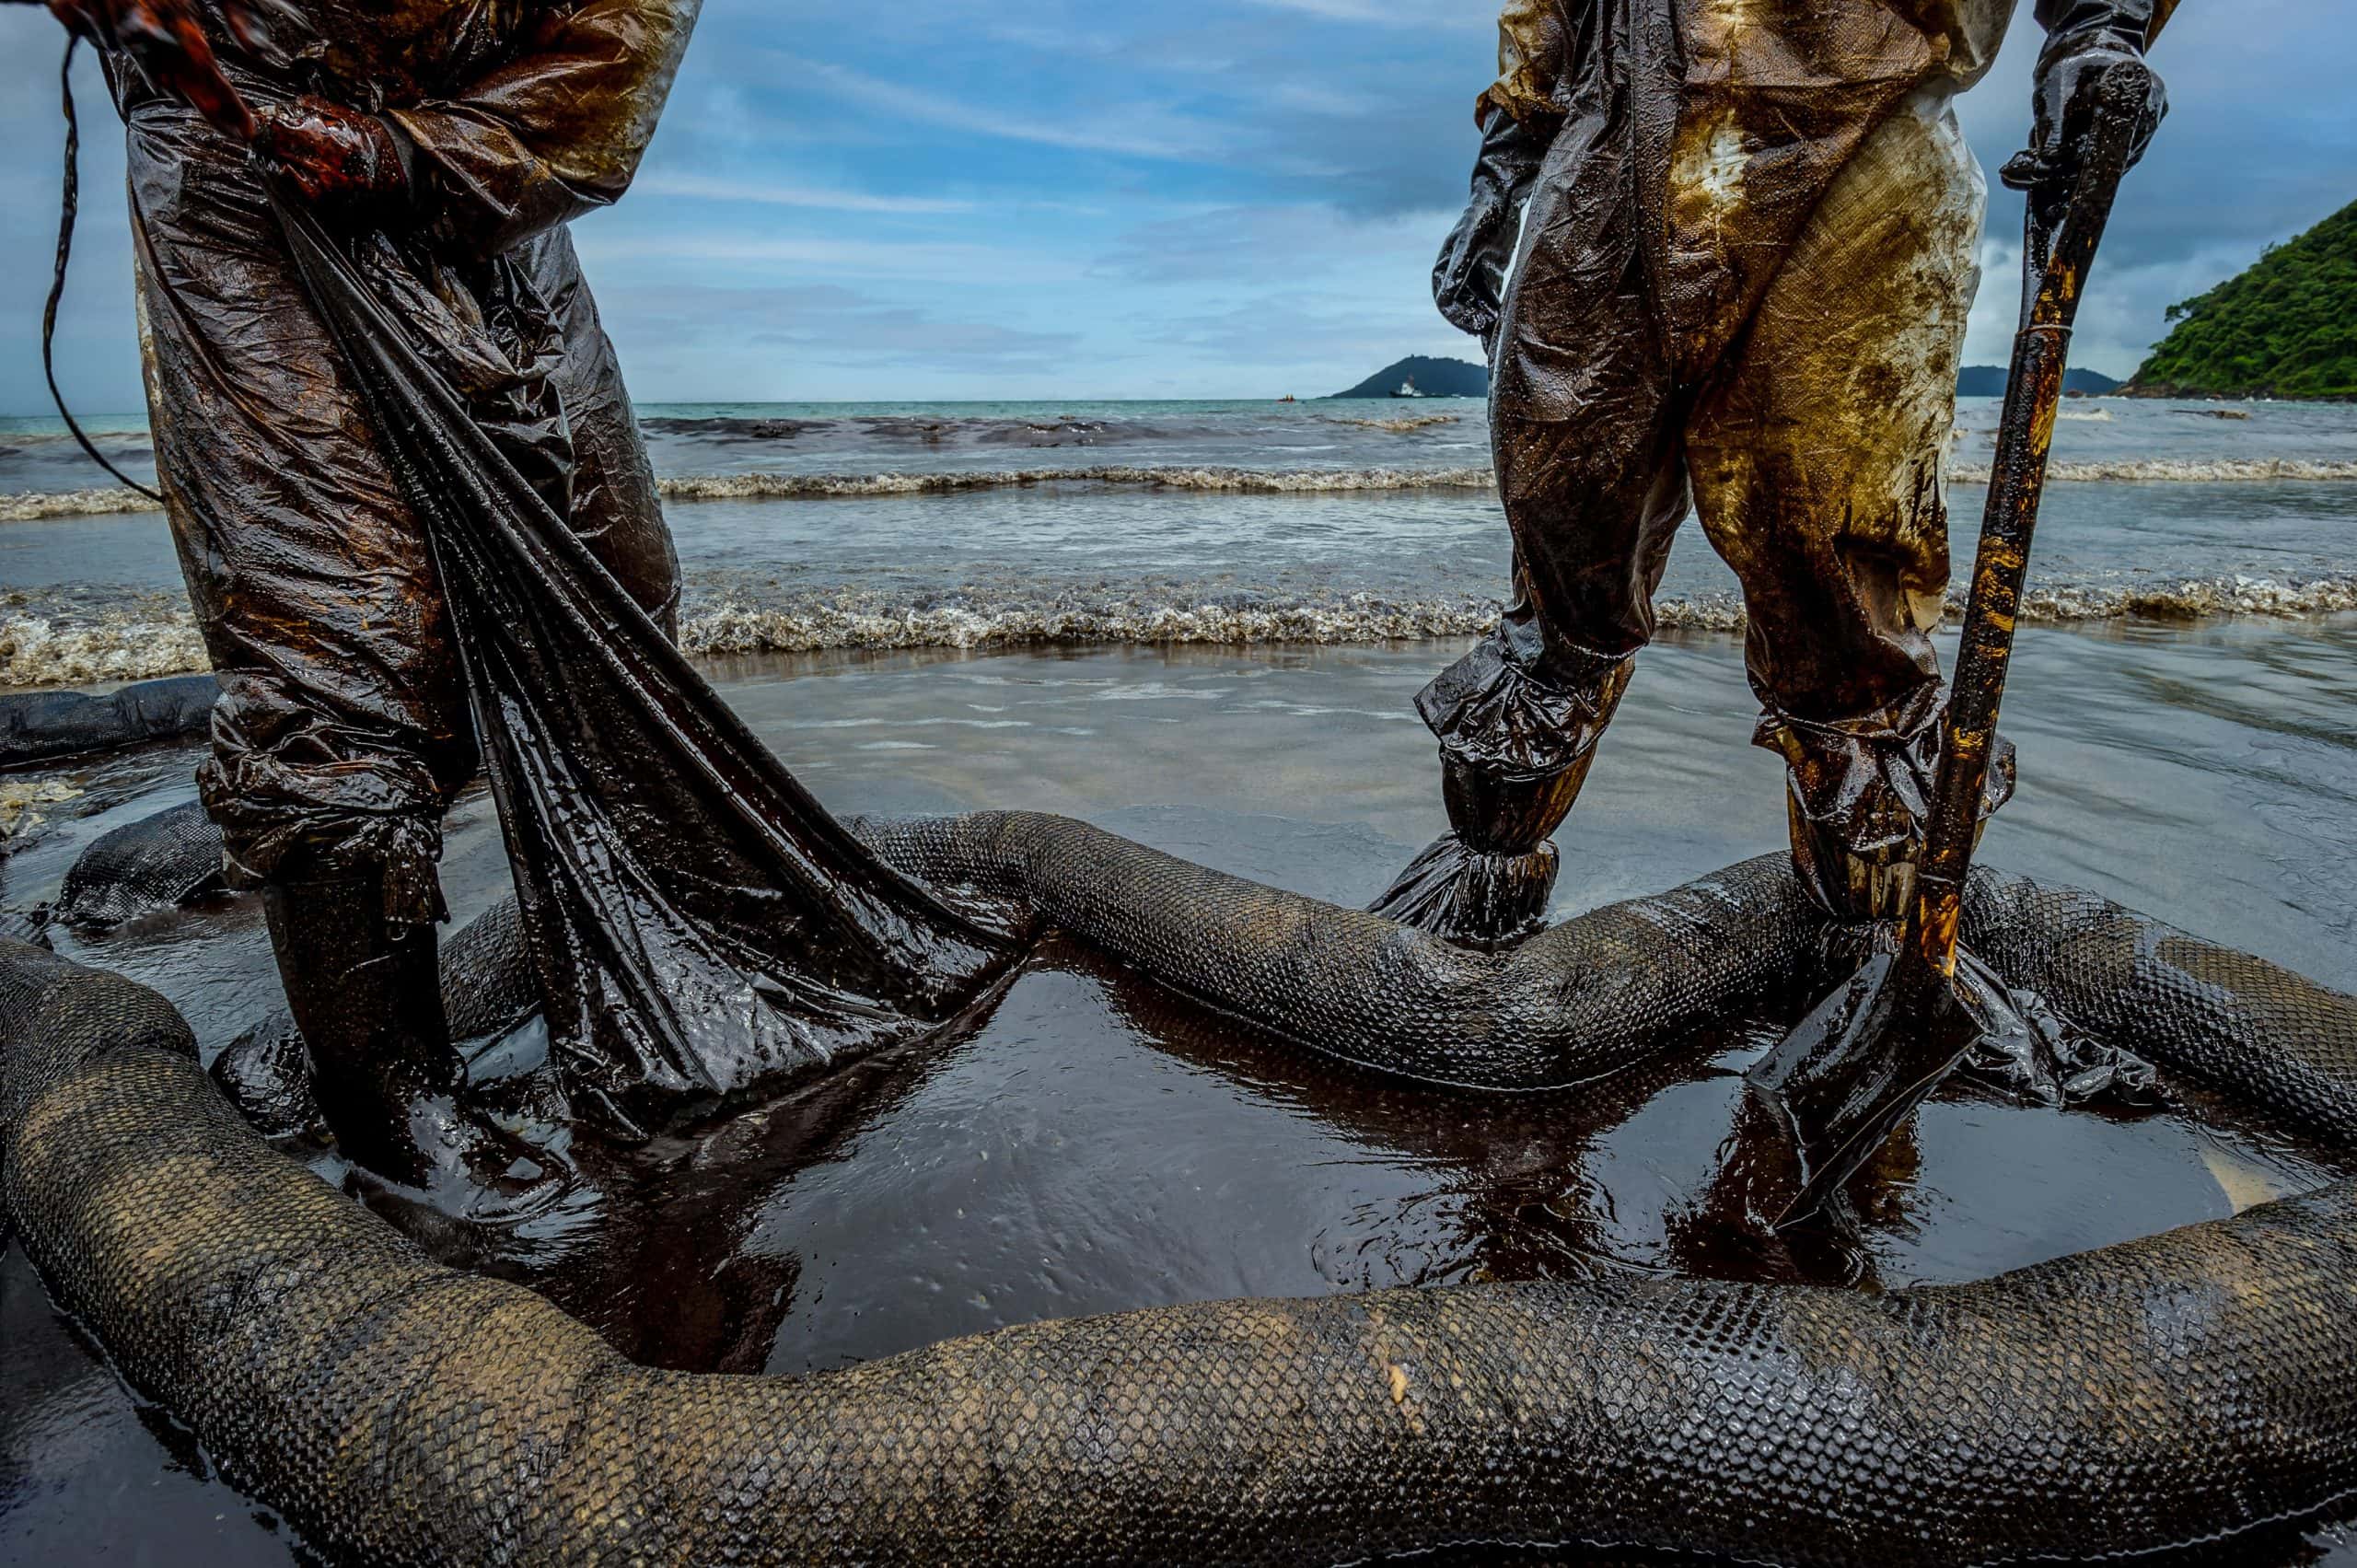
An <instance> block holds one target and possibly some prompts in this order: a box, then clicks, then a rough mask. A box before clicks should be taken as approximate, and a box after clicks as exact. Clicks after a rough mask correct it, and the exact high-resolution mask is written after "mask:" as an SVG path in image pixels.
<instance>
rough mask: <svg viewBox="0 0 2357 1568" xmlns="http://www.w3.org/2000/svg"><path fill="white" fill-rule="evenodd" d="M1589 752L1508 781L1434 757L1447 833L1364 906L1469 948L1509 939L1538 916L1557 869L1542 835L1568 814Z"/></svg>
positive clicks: (1534, 925) (1541, 919) (1529, 928)
mask: <svg viewBox="0 0 2357 1568" xmlns="http://www.w3.org/2000/svg"><path fill="white" fill-rule="evenodd" d="M1595 761H1596V753H1595V752H1594V751H1589V752H1588V753H1587V754H1586V755H1585V756H1583V757H1581V758H1580V759H1579V761H1575V762H1573V764H1572V765H1571V766H1570V767H1568V768H1566V769H1564V770H1563V771H1562V772H1557V773H1548V774H1544V775H1541V776H1539V777H1537V778H1517V777H1514V776H1512V775H1509V774H1504V773H1497V772H1490V771H1489V770H1487V769H1484V768H1480V767H1476V766H1474V765H1473V764H1470V763H1468V762H1464V761H1459V760H1457V759H1456V758H1453V757H1450V756H1449V755H1448V754H1447V753H1446V752H1443V753H1442V754H1441V799H1442V802H1443V804H1445V805H1446V807H1448V819H1449V823H1450V825H1451V830H1450V831H1449V832H1446V833H1444V834H1442V835H1441V836H1440V837H1439V838H1437V839H1435V840H1434V841H1433V842H1432V843H1431V845H1430V846H1428V847H1427V848H1426V849H1425V850H1424V852H1423V853H1422V854H1419V855H1418V856H1416V858H1415V859H1414V860H1412V861H1410V862H1409V863H1408V868H1407V869H1406V870H1404V871H1402V872H1400V873H1399V877H1398V878H1397V879H1396V880H1394V881H1393V882H1392V884H1391V886H1390V887H1389V888H1388V889H1385V891H1384V894H1383V896H1382V897H1381V898H1379V899H1377V900H1376V901H1375V902H1374V903H1372V904H1370V905H1369V906H1368V909H1369V910H1370V911H1371V912H1374V913H1376V914H1379V915H1383V916H1385V917H1387V918H1388V919H1391V920H1396V921H1399V923H1401V924H1403V925H1412V926H1415V927H1417V928H1418V929H1420V930H1423V931H1429V932H1432V933H1433V934H1434V935H1437V936H1442V937H1445V938H1446V939H1447V940H1449V941H1451V942H1455V943H1458V944H1460V945H1462V946H1465V947H1503V946H1504V945H1506V944H1508V943H1511V942H1518V941H1520V940H1522V939H1523V938H1524V937H1526V936H1527V935H1530V934H1531V933H1532V932H1535V931H1537V930H1538V928H1539V927H1540V926H1541V925H1542V924H1544V923H1545V922H1546V918H1547V906H1548V904H1549V902H1550V900H1552V899H1553V898H1554V896H1555V876H1556V873H1557V871H1558V870H1559V869H1560V868H1561V867H1560V862H1559V859H1558V857H1557V855H1556V853H1555V846H1554V845H1553V844H1552V843H1551V842H1549V840H1550V837H1551V836H1552V835H1553V833H1554V831H1555V830H1556V829H1557V828H1558V827H1560V826H1562V821H1563V819H1564V818H1565V817H1567V816H1569V815H1571V810H1572V807H1573V804H1574V803H1575V802H1577V801H1578V799H1579V796H1580V789H1581V786H1582V785H1584V784H1586V783H1587V774H1588V769H1589V767H1590V766H1591V765H1592V764H1593V763H1594V762H1595Z"/></svg>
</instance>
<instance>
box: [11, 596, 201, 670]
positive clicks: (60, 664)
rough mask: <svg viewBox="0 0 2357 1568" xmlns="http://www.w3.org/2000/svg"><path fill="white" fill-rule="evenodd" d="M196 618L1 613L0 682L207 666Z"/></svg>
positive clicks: (139, 612)
mask: <svg viewBox="0 0 2357 1568" xmlns="http://www.w3.org/2000/svg"><path fill="white" fill-rule="evenodd" d="M208 664H209V661H208V660H207V659H206V657H205V653H204V643H203V639H202V638H201V637H199V636H198V635H197V630H196V617H195V616H193V615H192V614H190V613H189V612H188V611H187V610H161V611H158V610H156V609H154V608H152V607H151V606H148V605H145V604H142V605H140V606H139V607H138V608H136V609H130V610H121V611H116V612H111V613H107V614H102V615H99V616H96V617H94V618H92V619H89V620H87V621H81V620H76V621H70V622H64V623H60V622H58V621H52V619H50V618H49V617H46V616H40V615H6V614H0V686H80V685H87V684H88V683H90V682H92V681H99V680H147V679H153V678H155V677H157V676H160V675H184V674H186V673H187V672H188V671H190V670H192V669H203V668H208Z"/></svg>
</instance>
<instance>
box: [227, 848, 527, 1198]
mask: <svg viewBox="0 0 2357 1568" xmlns="http://www.w3.org/2000/svg"><path fill="white" fill-rule="evenodd" d="M262 908H263V910H264V912H265V913H266V914H267V916H268V918H269V922H270V937H271V945H272V946H273V947H274V948H275V949H276V952H277V956H278V970H279V975H280V977H281V979H282V980H283V981H284V984H285V988H286V1001H287V1005H288V1008H289V1009H290V1010H291V1011H292V1012H293V1014H294V1016H295V1022H296V1027H297V1028H299V1029H300V1030H301V1031H302V1035H303V1040H304V1043H305V1045H306V1046H307V1047H308V1051H309V1053H310V1058H311V1083H312V1086H313V1091H314V1093H315V1094H316V1096H317V1097H318V1100H319V1113H320V1115H321V1117H322V1118H323V1119H324V1120H325V1121H326V1122H327V1124H328V1127H329V1129H330V1130H331V1131H332V1132H334V1134H335V1137H336V1143H337V1144H338V1145H339V1146H340V1147H341V1148H342V1149H343V1152H344V1153H345V1154H346V1155H347V1156H350V1157H351V1159H352V1160H353V1161H354V1164H356V1165H359V1166H362V1167H366V1169H367V1170H369V1171H370V1172H372V1173H374V1174H375V1175H377V1176H379V1177H381V1178H383V1179H386V1180H388V1181H391V1182H395V1183H398V1184H400V1185H401V1186H404V1187H411V1188H416V1189H420V1190H422V1191H424V1192H425V1193H426V1194H427V1195H428V1196H429V1197H430V1198H431V1199H433V1200H434V1201H435V1204H436V1205H437V1206H441V1207H446V1208H450V1209H453V1210H457V1211H459V1212H463V1213H466V1214H475V1215H485V1216H487V1215H488V1214H493V1213H495V1212H499V1211H502V1210H505V1209H509V1208H513V1207H514V1206H516V1205H517V1203H518V1202H520V1201H522V1200H524V1199H525V1198H526V1197H527V1196H528V1194H529V1193H531V1192H532V1191H533V1190H534V1189H535V1188H536V1187H537V1186H539V1185H540V1184H541V1183H542V1182H543V1180H544V1179H546V1178H547V1177H549V1176H550V1175H551V1174H552V1173H551V1171H550V1170H549V1168H548V1167H547V1166H546V1165H545V1164H544V1163H543V1161H542V1160H541V1158H540V1157H539V1156H538V1155H537V1154H536V1153H535V1151H533V1150H532V1149H530V1148H529V1147H528V1145H526V1144H523V1143H522V1142H521V1141H520V1140H518V1139H516V1138H514V1137H512V1136H511V1135H509V1134H508V1133H506V1132H503V1131H501V1130H499V1129H497V1128H494V1127H489V1126H485V1125H483V1124H482V1123H480V1122H478V1121H474V1120H472V1119H470V1118H469V1117H468V1116H467V1115H465V1114H464V1112H463V1111H462V1109H461V1108H460V1105H459V1094H460V1091H461V1089H462V1088H463V1086H464V1085H465V1082H466V1066H465V1063H463V1061H461V1059H460V1058H459V1052H458V1051H457V1050H456V1049H455V1048H454V1047H453V1046H452V1044H451V1041H450V1031H449V1026H448V1024H447V1020H446V1019H445V1017H444V1016H443V1010H442V981H441V970H440V963H439V957H438V953H437V943H436V940H435V928H434V927H433V926H432V925H430V924H418V925H396V924H394V923H390V922H389V921H388V920H387V919H386V917H385V912H384V896H383V890H382V885H381V878H378V877H320V878H318V879H308V880H306V879H286V880H273V881H272V882H270V883H269V884H268V885H266V886H265V887H264V889H263V890H262Z"/></svg>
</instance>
